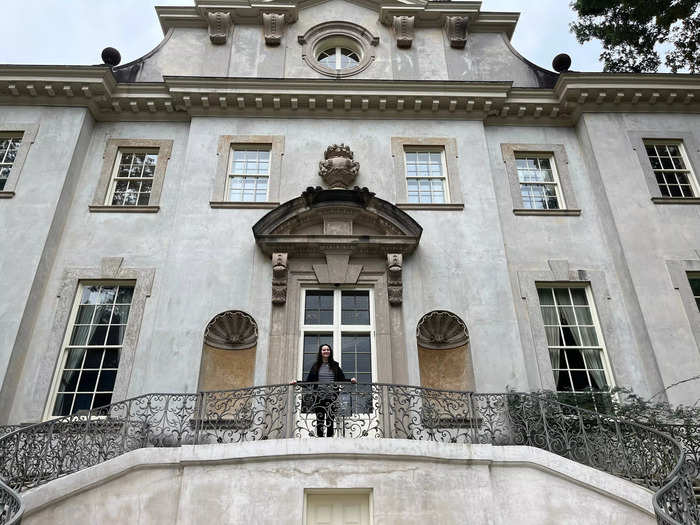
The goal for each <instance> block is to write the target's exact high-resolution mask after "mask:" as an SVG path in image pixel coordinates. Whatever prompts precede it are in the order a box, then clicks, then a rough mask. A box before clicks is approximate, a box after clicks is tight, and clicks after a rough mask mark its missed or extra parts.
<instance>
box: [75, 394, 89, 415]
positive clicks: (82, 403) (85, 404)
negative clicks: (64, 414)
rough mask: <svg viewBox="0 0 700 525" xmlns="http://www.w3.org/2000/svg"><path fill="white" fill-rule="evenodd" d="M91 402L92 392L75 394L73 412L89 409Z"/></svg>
mask: <svg viewBox="0 0 700 525" xmlns="http://www.w3.org/2000/svg"><path fill="white" fill-rule="evenodd" d="M91 402H92V394H76V396H75V405H73V413H76V412H77V411H78V410H90V403H91Z"/></svg>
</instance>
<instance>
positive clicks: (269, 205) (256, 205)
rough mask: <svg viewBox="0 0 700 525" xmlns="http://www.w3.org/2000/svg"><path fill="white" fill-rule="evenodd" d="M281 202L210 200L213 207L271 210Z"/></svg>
mask: <svg viewBox="0 0 700 525" xmlns="http://www.w3.org/2000/svg"><path fill="white" fill-rule="evenodd" d="M279 205H280V203H279V202H237V201H210V202H209V206H211V207H212V208H236V209H246V208H248V209H262V210H271V209H273V208H276V207H277V206H279Z"/></svg>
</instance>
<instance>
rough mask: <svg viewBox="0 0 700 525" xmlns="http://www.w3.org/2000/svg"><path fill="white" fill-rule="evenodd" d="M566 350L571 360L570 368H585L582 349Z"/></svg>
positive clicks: (567, 356)
mask: <svg viewBox="0 0 700 525" xmlns="http://www.w3.org/2000/svg"><path fill="white" fill-rule="evenodd" d="M565 352H566V358H567V359H568V361H569V368H585V366H584V365H583V356H581V351H580V350H565Z"/></svg>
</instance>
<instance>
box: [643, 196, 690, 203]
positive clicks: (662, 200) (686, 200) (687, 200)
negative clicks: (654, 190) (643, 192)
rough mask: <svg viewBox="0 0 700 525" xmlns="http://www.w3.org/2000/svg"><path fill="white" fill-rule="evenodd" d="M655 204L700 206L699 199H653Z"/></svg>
mask: <svg viewBox="0 0 700 525" xmlns="http://www.w3.org/2000/svg"><path fill="white" fill-rule="evenodd" d="M651 202H653V203H654V204H700V198H698V197H652V198H651Z"/></svg>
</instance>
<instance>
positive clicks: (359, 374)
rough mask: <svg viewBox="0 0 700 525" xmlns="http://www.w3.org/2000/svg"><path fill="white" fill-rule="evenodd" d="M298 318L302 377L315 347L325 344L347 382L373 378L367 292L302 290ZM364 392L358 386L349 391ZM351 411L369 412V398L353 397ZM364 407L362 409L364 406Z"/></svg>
mask: <svg viewBox="0 0 700 525" xmlns="http://www.w3.org/2000/svg"><path fill="white" fill-rule="evenodd" d="M303 308H304V312H303V316H302V325H301V332H302V376H303V378H306V376H307V375H308V373H309V370H311V367H312V366H313V364H314V363H315V362H316V356H317V355H318V348H319V346H320V345H322V344H329V345H331V347H332V348H333V357H334V359H335V360H336V361H338V363H340V366H341V368H342V369H343V373H344V374H345V377H346V378H347V379H350V378H351V377H354V378H356V379H357V382H358V383H370V382H371V381H372V377H373V364H372V362H373V358H372V346H373V344H372V337H373V335H372V333H373V330H374V324H373V312H372V308H371V294H370V290H304V306H303ZM365 391H366V392H367V393H369V392H370V391H369V390H368V387H363V386H362V385H358V386H357V387H354V388H353V392H360V393H361V392H365ZM353 403H355V404H356V405H362V406H356V407H355V409H356V410H358V411H361V412H368V411H370V410H371V396H369V395H368V396H362V395H360V396H354V397H353ZM365 405H366V406H365Z"/></svg>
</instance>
